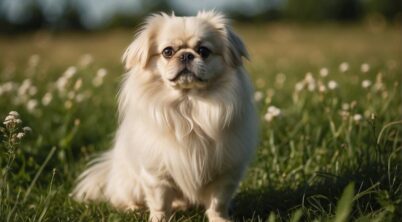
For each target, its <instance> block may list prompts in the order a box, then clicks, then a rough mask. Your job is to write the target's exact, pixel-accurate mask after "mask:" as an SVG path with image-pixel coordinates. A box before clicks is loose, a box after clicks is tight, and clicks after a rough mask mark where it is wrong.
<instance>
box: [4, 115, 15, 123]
mask: <svg viewBox="0 0 402 222" xmlns="http://www.w3.org/2000/svg"><path fill="white" fill-rule="evenodd" d="M13 120H15V116H12V115H8V116H6V118H5V119H4V121H6V122H8V121H13Z"/></svg>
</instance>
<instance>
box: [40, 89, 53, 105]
mask: <svg viewBox="0 0 402 222" xmlns="http://www.w3.org/2000/svg"><path fill="white" fill-rule="evenodd" d="M52 99H53V96H52V94H51V93H50V92H47V93H46V94H45V95H44V96H43V97H42V105H44V106H47V105H49V103H50V102H51V101H52Z"/></svg>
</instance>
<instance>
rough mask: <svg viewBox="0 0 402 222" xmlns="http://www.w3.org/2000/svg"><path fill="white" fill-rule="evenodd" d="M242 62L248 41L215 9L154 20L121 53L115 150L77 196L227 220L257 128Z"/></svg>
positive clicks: (83, 179)
mask: <svg viewBox="0 0 402 222" xmlns="http://www.w3.org/2000/svg"><path fill="white" fill-rule="evenodd" d="M242 57H245V58H247V57H248V53H247V50H246V48H245V46H244V44H243V42H242V41H241V40H240V38H239V37H238V36H237V35H236V34H235V33H234V32H233V31H232V29H231V27H230V26H229V24H228V20H227V19H226V18H225V17H224V16H223V15H222V14H220V13H218V12H216V11H206V12H205V11H203V12H199V13H198V14H197V16H194V17H178V16H175V15H167V14H164V13H161V14H154V15H151V16H150V17H148V18H147V19H146V21H145V24H144V25H143V26H142V28H141V29H140V31H139V32H138V34H137V35H136V37H135V40H134V41H133V42H132V43H131V45H130V46H129V47H128V48H127V50H126V52H125V53H124V55H123V62H124V63H125V67H126V69H127V70H128V72H127V74H126V75H125V78H124V81H123V84H122V87H121V90H120V92H119V107H118V109H119V117H120V119H119V128H118V130H117V133H116V136H115V142H114V146H113V148H112V149H111V150H109V151H107V152H106V153H104V154H102V155H101V156H100V157H99V158H98V159H96V160H94V161H93V162H92V164H91V165H90V167H89V168H88V169H87V170H86V171H85V172H83V173H82V174H81V176H80V177H79V178H78V184H77V186H76V187H75V189H74V191H73V193H72V194H73V196H74V197H75V199H76V200H78V201H91V200H105V201H108V202H110V203H111V204H112V205H113V206H115V207H117V208H121V209H138V208H142V207H148V208H149V211H150V216H149V220H150V221H168V220H169V218H170V216H171V215H172V214H171V213H172V211H173V210H177V209H183V208H184V209H185V208H186V207H187V206H189V205H201V206H204V207H205V208H206V215H207V217H208V219H209V221H211V222H212V221H214V222H218V221H219V222H220V221H230V219H229V215H228V207H229V204H230V201H231V199H232V197H233V194H234V192H235V191H236V188H237V187H238V185H239V182H240V180H241V178H242V175H243V174H244V171H245V169H246V167H247V165H248V163H249V161H250V159H251V157H252V155H253V153H254V150H255V147H256V144H257V131H258V129H257V128H258V127H257V126H258V124H257V123H258V118H257V115H256V111H255V107H254V103H253V99H252V95H253V88H252V85H251V83H250V80H249V77H248V74H247V73H246V71H245V69H244V67H243V63H242Z"/></svg>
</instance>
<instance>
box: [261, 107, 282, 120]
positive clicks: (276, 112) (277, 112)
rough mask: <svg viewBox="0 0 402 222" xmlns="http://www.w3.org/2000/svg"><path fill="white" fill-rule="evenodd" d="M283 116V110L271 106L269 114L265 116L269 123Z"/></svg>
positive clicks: (268, 110)
mask: <svg viewBox="0 0 402 222" xmlns="http://www.w3.org/2000/svg"><path fill="white" fill-rule="evenodd" d="M280 114H281V110H280V109H279V108H278V107H276V106H269V107H268V109H267V113H266V114H265V115H264V119H265V120H266V121H267V122H271V121H272V120H273V119H274V118H275V117H277V116H279V115H280Z"/></svg>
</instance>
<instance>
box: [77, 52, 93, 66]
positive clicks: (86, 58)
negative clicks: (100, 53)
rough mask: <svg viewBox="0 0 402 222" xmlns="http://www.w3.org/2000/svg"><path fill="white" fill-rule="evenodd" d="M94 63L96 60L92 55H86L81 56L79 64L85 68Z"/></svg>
mask: <svg viewBox="0 0 402 222" xmlns="http://www.w3.org/2000/svg"><path fill="white" fill-rule="evenodd" d="M93 61H94V58H93V56H92V55H91V54H84V55H82V56H81V58H80V61H79V64H80V65H81V66H83V67H87V66H89V65H90V64H91V63H92V62H93Z"/></svg>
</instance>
